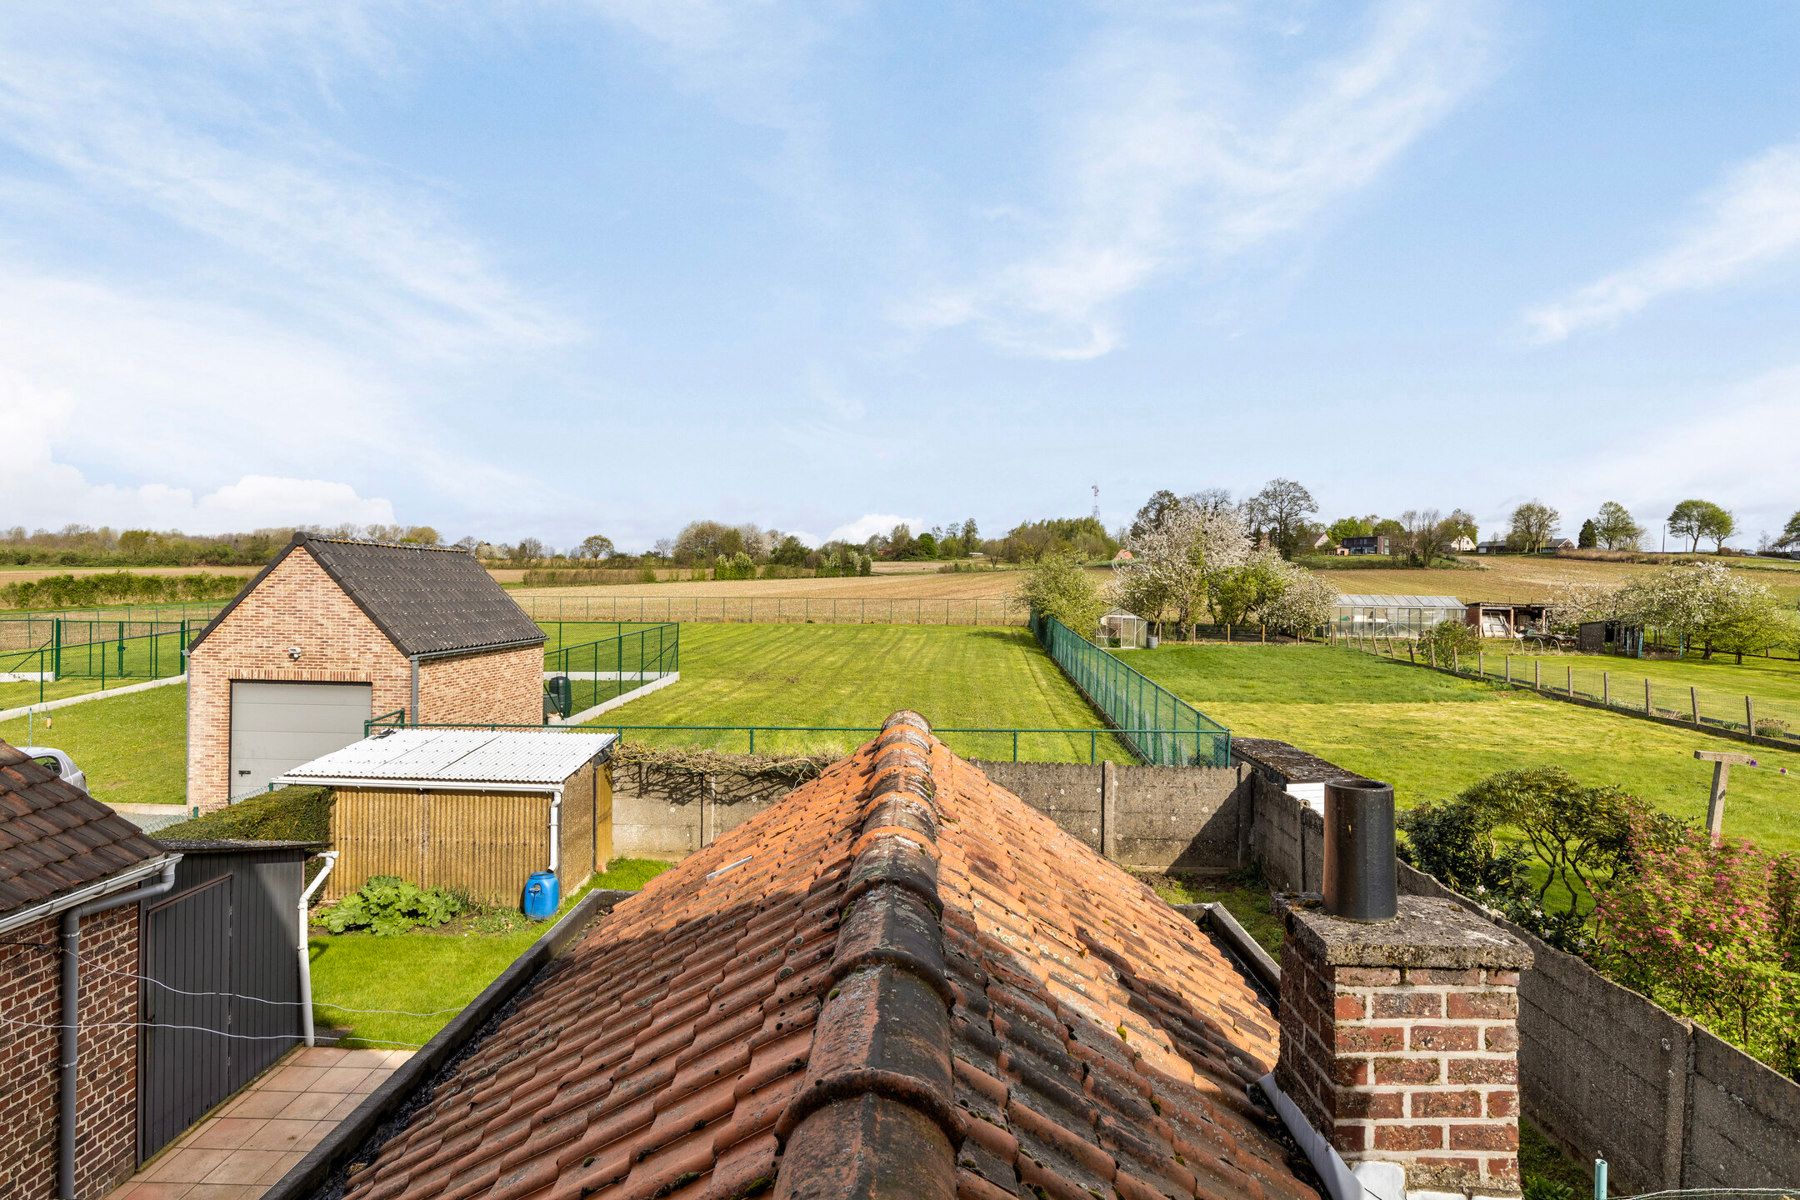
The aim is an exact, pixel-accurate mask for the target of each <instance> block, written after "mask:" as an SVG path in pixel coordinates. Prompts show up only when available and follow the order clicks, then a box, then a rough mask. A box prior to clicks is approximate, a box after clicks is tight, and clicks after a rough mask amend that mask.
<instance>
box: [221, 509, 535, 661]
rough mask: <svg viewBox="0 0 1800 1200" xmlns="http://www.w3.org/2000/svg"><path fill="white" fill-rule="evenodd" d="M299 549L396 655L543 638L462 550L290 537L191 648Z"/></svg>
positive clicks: (532, 641) (481, 647)
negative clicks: (396, 650)
mask: <svg viewBox="0 0 1800 1200" xmlns="http://www.w3.org/2000/svg"><path fill="white" fill-rule="evenodd" d="M302 547H304V548H305V550H306V551H307V552H308V553H309V554H311V555H312V556H313V558H314V559H315V560H317V561H318V564H319V565H320V566H321V567H323V568H324V569H325V573H326V574H327V575H330V576H331V577H332V579H334V580H336V581H337V584H338V586H339V587H341V588H343V589H344V594H345V595H347V596H349V597H350V599H352V600H354V601H355V602H356V604H357V607H359V608H361V609H362V610H363V611H364V612H365V613H367V614H368V615H369V619H370V620H371V621H373V622H375V624H376V626H377V627H378V628H379V629H380V630H381V631H382V632H383V633H385V634H386V635H387V636H388V638H389V639H390V640H392V642H393V643H394V645H395V646H396V647H398V648H399V650H400V652H401V653H402V654H408V655H411V654H449V653H454V652H457V651H463V650H486V649H491V648H494V647H499V646H517V645H537V644H542V643H543V641H544V640H545V635H544V631H543V630H542V629H539V628H538V626H537V622H535V621H533V620H532V619H531V618H530V617H529V616H527V615H526V614H525V610H524V609H522V608H520V607H519V605H518V602H517V601H515V600H514V599H513V598H512V597H511V596H509V595H507V594H506V590H505V589H504V588H502V587H501V586H500V585H499V584H498V583H496V582H494V577H493V576H491V575H489V574H488V573H487V570H486V569H485V568H484V567H483V566H482V565H481V563H480V562H479V561H477V560H476V558H475V556H474V555H473V554H469V553H467V552H466V551H463V550H458V549H455V548H453V547H446V546H403V545H395V544H392V543H388V542H355V541H347V540H343V539H339V538H320V537H311V536H308V535H306V534H296V535H295V537H294V540H293V541H292V542H290V543H289V544H288V546H287V548H286V549H285V550H283V551H282V552H281V553H280V554H278V555H276V556H275V559H274V560H273V561H272V562H270V563H269V565H268V566H267V567H265V568H263V571H262V574H260V575H258V576H257V577H256V578H255V579H253V580H251V581H250V582H249V583H248V584H247V585H245V587H244V589H243V590H242V591H240V592H239V593H238V594H237V597H236V598H235V599H233V600H232V602H231V603H230V604H228V605H226V606H225V608H224V609H222V610H221V611H220V613H219V615H218V616H217V617H214V618H213V621H212V623H211V624H210V625H208V626H207V627H206V628H205V629H203V630H201V631H200V636H199V637H197V638H195V639H194V641H193V646H198V645H200V643H201V642H203V641H204V640H205V639H206V637H207V635H208V634H210V633H211V632H212V631H213V630H214V629H216V628H218V626H219V624H220V623H221V622H223V621H224V620H225V618H226V617H227V616H229V615H230V614H231V612H232V610H233V609H235V608H236V607H237V605H238V603H239V602H240V601H242V600H243V598H244V597H245V596H247V595H249V594H250V593H251V592H253V591H255V590H256V587H257V585H258V584H260V583H261V582H262V581H263V578H264V577H265V576H267V575H268V573H269V572H270V571H272V570H274V569H275V567H276V566H277V565H278V564H279V563H280V562H281V561H282V560H283V559H285V558H286V557H287V556H288V555H289V554H291V553H293V552H294V551H295V550H296V549H300V548H302ZM191 648H192V647H190V649H191Z"/></svg>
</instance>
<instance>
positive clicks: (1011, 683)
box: [0, 623, 1131, 804]
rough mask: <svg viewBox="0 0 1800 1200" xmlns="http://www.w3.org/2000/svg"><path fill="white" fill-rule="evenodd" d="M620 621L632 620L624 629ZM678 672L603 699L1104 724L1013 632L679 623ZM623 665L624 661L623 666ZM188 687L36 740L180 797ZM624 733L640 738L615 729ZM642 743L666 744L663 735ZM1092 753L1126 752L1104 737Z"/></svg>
mask: <svg viewBox="0 0 1800 1200" xmlns="http://www.w3.org/2000/svg"><path fill="white" fill-rule="evenodd" d="M627 628H628V629H629V628H632V627H630V626H627ZM613 630H614V626H613V625H611V624H610V623H608V624H605V625H582V626H576V625H574V624H570V625H567V626H564V627H563V628H562V629H561V630H560V631H558V630H557V629H556V628H555V625H554V623H551V634H552V644H555V643H556V640H557V635H558V633H559V632H560V635H561V642H562V644H564V645H576V644H581V643H583V642H591V641H594V640H596V639H597V638H602V637H608V636H611V635H612V633H613ZM681 651H682V654H681V660H682V661H681V676H682V677H681V682H679V683H677V684H674V685H672V686H671V687H668V688H665V689H664V690H662V691H660V692H657V693H655V694H654V695H650V696H646V697H644V698H643V699H641V700H636V701H633V702H631V703H630V704H627V705H625V706H624V707H622V708H618V709H615V710H613V711H612V712H611V713H608V714H607V717H608V718H610V719H611V720H614V721H622V722H625V723H627V724H634V725H671V724H673V725H745V724H751V723H754V724H758V725H765V726H766V725H827V726H861V727H874V726H878V725H880V724H881V722H882V721H884V720H886V719H887V718H888V716H889V715H890V714H892V713H893V712H894V710H895V709H898V708H909V707H910V708H916V709H917V710H919V711H920V712H923V713H924V714H925V716H926V717H927V718H928V719H929V720H931V721H932V722H933V723H934V724H938V725H953V726H979V727H983V728H996V727H999V728H1014V727H1024V728H1034V729H1068V728H1078V729H1090V728H1094V727H1097V726H1100V725H1102V724H1103V722H1102V720H1101V719H1100V717H1099V714H1097V713H1095V712H1094V711H1093V710H1092V709H1091V708H1089V707H1088V704H1087V701H1085V700H1084V699H1082V697H1081V694H1080V693H1079V692H1077V691H1076V690H1075V689H1074V687H1073V686H1072V685H1070V683H1069V681H1068V680H1067V679H1065V678H1064V677H1063V674H1062V672H1061V671H1059V670H1057V667H1056V664H1055V663H1054V662H1052V661H1051V660H1050V658H1049V656H1048V655H1046V654H1045V653H1044V652H1043V651H1042V650H1041V649H1039V647H1038V645H1037V642H1036V641H1035V640H1033V638H1032V637H1031V635H1030V633H1028V632H1027V631H1026V630H1024V629H981V628H964V627H946V626H932V625H690V626H685V627H683V629H682V631H681ZM627 665H628V667H629V666H630V665H631V664H627ZM27 728H28V723H27V719H26V718H24V717H20V718H17V719H15V720H12V721H7V722H0V738H3V739H5V740H6V741H8V742H11V743H13V744H14V745H25V744H27ZM186 729H187V688H186V687H185V686H181V685H175V686H171V687H166V688H157V689H155V690H153V691H149V692H139V693H134V694H132V695H127V696H114V697H107V698H105V699H99V700H93V701H91V702H89V703H86V704H78V705H74V706H72V707H70V708H65V709H58V710H56V711H54V712H50V713H44V714H40V715H39V716H38V717H37V719H36V733H35V735H34V736H35V738H36V744H38V745H48V746H55V747H58V748H59V749H62V750H66V751H68V753H69V754H70V755H71V756H73V757H74V759H75V761H76V762H77V763H78V764H80V766H81V768H82V769H83V770H84V771H86V772H87V775H88V785H89V789H90V790H91V791H92V792H93V794H94V795H95V797H97V798H98V799H101V800H105V801H108V802H112V803H126V802H138V803H145V802H148V803H158V804H180V803H182V802H183V800H184V798H185V796H186V792H187V788H186V784H185V771H186V764H185V755H186V743H187V738H186ZM626 736H627V737H632V738H635V737H640V736H643V735H641V734H638V733H633V732H629V731H628V732H627V735H626ZM869 736H870V735H869V734H868V733H867V732H846V733H842V734H822V735H803V734H768V733H759V734H758V735H757V739H756V750H757V751H758V753H814V752H821V753H843V752H847V751H849V750H851V749H853V748H854V747H856V746H857V745H860V744H861V743H862V742H864V741H866V740H868V738H869ZM653 740H657V741H661V742H670V741H673V740H675V739H674V737H673V736H672V735H663V736H658V737H655V738H654V739H653ZM680 740H681V741H682V742H683V743H685V744H693V745H709V746H713V747H715V748H718V749H723V750H734V751H741V750H746V749H748V748H749V738H748V735H747V734H745V733H742V732H735V733H723V732H722V733H718V734H706V733H690V734H683V735H681V737H680ZM949 740H950V742H951V745H952V746H953V747H954V748H955V749H957V750H958V751H959V752H960V753H964V754H967V755H970V756H973V757H988V758H1010V757H1012V753H1013V741H1012V737H1011V736H1010V735H974V734H970V735H952V736H951V737H950V738H949ZM1094 748H1095V751H1096V753H1097V755H1098V756H1099V757H1101V758H1111V759H1113V760H1114V761H1119V762H1129V761H1131V757H1130V755H1129V753H1128V752H1127V751H1126V750H1125V749H1124V747H1122V746H1120V745H1119V744H1118V743H1117V742H1115V741H1113V740H1112V739H1111V738H1109V737H1107V736H1105V735H1101V736H1099V737H1097V738H1095V739H1094ZM1088 750H1089V738H1088V737H1087V736H1086V735H1078V736H1074V737H1071V736H1067V735H1062V734H1021V735H1020V737H1019V756H1020V757H1021V758H1025V759H1035V760H1049V761H1062V760H1073V761H1083V762H1085V761H1086V760H1087V757H1088Z"/></svg>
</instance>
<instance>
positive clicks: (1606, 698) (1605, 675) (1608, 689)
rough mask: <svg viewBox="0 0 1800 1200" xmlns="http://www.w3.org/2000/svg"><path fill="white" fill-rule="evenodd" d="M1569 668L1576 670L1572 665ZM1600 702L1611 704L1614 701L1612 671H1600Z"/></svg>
mask: <svg viewBox="0 0 1800 1200" xmlns="http://www.w3.org/2000/svg"><path fill="white" fill-rule="evenodd" d="M1569 669H1570V670H1571V671H1573V670H1574V668H1573V667H1571V668H1569ZM1600 703H1602V704H1611V703H1612V672H1611V671H1602V672H1600Z"/></svg>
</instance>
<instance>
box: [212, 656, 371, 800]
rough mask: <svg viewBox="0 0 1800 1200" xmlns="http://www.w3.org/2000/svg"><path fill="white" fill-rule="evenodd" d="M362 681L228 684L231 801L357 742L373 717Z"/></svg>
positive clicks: (265, 786) (366, 687) (259, 789)
mask: <svg viewBox="0 0 1800 1200" xmlns="http://www.w3.org/2000/svg"><path fill="white" fill-rule="evenodd" d="M372 699H373V691H372V689H371V688H370V686H369V685H368V684H366V683H234V684H232V685H231V798H232V799H233V800H236V799H238V798H239V797H241V796H246V795H249V794H250V793H252V792H260V791H262V790H264V789H265V788H267V787H268V786H269V780H271V779H273V778H275V776H277V775H279V774H281V773H282V772H283V771H286V770H288V769H289V768H290V767H297V766H299V765H300V764H301V763H303V762H311V761H312V760H313V759H315V758H318V757H320V756H321V755H325V754H330V753H331V752H332V751H333V750H342V749H343V748H344V747H345V746H348V745H349V744H350V743H351V742H359V741H361V740H362V738H363V722H365V721H367V720H368V719H369V718H370V717H371V716H373V715H374V712H373V710H372V709H371V708H370V703H371V701H372Z"/></svg>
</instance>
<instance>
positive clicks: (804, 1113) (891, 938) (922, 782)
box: [775, 712, 962, 1197]
mask: <svg viewBox="0 0 1800 1200" xmlns="http://www.w3.org/2000/svg"><path fill="white" fill-rule="evenodd" d="M882 730H883V732H882V734H881V736H880V737H878V738H877V739H876V740H875V742H874V745H873V747H872V750H873V754H874V761H873V763H872V765H871V768H870V771H869V778H870V784H869V786H868V787H867V789H866V790H865V792H864V804H863V808H862V811H861V814H860V820H859V821H858V824H857V828H858V838H857V841H856V843H855V851H854V853H853V856H852V859H851V864H850V872H849V876H848V878H847V880H846V882H845V887H844V890H843V908H842V910H841V911H842V919H841V920H840V922H839V926H838V932H837V942H836V945H835V947H834V949H833V953H832V960H831V972H830V976H829V978H830V981H831V987H830V990H829V991H828V992H827V993H826V997H825V1002H824V1005H823V1007H822V1008H821V1009H820V1010H819V1014H818V1018H817V1022H816V1024H815V1026H814V1028H815V1033H814V1039H813V1050H812V1055H811V1059H810V1062H809V1064H808V1067H807V1072H806V1077H805V1079H804V1081H803V1082H802V1085H801V1087H800V1090H799V1091H798V1092H797V1093H796V1094H795V1096H794V1097H793V1099H792V1100H791V1101H789V1103H788V1107H787V1109H786V1111H785V1112H784V1113H783V1114H782V1116H781V1119H780V1120H779V1122H777V1124H776V1128H775V1132H776V1135H777V1137H779V1138H780V1139H781V1142H782V1153H781V1162H782V1165H783V1169H782V1170H780V1171H779V1172H778V1173H777V1188H778V1190H777V1193H776V1195H777V1197H799V1196H802V1195H804V1196H812V1195H819V1196H825V1195H830V1196H846V1197H853V1196H874V1195H886V1194H889V1193H890V1192H891V1190H892V1189H894V1188H895V1187H900V1188H902V1189H903V1190H905V1191H907V1192H908V1194H912V1195H917V1196H921V1197H939V1196H942V1197H949V1196H950V1195H952V1194H953V1193H954V1191H955V1187H956V1180H955V1175H956V1169H955V1148H956V1145H957V1144H958V1143H959V1142H960V1141H961V1137H962V1133H961V1126H960V1122H959V1120H958V1118H957V1113H956V1104H955V1085H954V1082H953V1078H952V1074H951V1036H950V1013H951V1010H952V1008H953V1007H954V1006H955V999H956V993H955V991H954V990H953V988H952V987H951V984H950V978H949V972H948V969H947V967H946V965H945V959H944V927H943V911H944V903H943V898H942V897H941V896H940V895H939V893H938V871H937V858H938V848H937V824H938V819H939V817H940V815H941V813H940V811H939V809H938V807H937V801H936V796H937V785H936V782H935V780H934V778H933V770H932V766H933V764H932V759H933V758H934V757H936V751H938V750H941V748H942V744H941V743H938V742H936V739H934V738H933V737H932V736H931V730H930V726H929V725H927V724H926V723H925V719H924V718H923V717H920V716H919V715H918V714H916V713H910V712H900V713H895V714H894V716H892V717H890V718H889V719H888V720H887V722H886V723H885V724H884V725H883V726H882Z"/></svg>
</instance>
